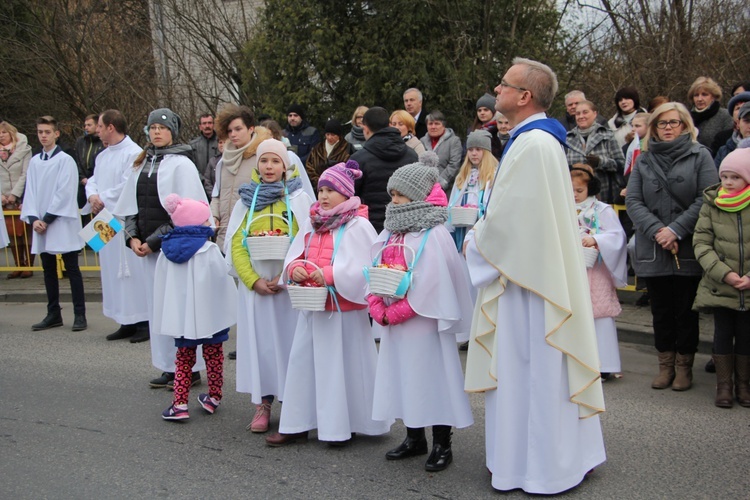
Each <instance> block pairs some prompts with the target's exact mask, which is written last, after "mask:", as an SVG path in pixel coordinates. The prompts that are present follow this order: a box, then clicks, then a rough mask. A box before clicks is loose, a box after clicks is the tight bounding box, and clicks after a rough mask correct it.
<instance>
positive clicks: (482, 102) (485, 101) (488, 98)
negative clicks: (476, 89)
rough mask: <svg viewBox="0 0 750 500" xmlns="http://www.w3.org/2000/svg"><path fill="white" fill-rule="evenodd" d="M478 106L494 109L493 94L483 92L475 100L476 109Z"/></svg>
mask: <svg viewBox="0 0 750 500" xmlns="http://www.w3.org/2000/svg"><path fill="white" fill-rule="evenodd" d="M479 108H489V109H491V110H493V111H494V110H495V96H493V95H492V94H484V95H483V96H482V97H480V98H479V100H478V101H477V109H479Z"/></svg>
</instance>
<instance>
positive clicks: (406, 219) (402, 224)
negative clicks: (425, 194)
mask: <svg viewBox="0 0 750 500" xmlns="http://www.w3.org/2000/svg"><path fill="white" fill-rule="evenodd" d="M447 220H448V209H447V208H446V207H436V206H435V205H433V204H431V203H427V202H426V201H412V202H409V203H405V204H403V205H394V204H393V203H389V204H388V205H386V207H385V223H384V224H383V226H384V227H385V228H386V229H387V230H389V231H391V232H393V233H413V232H416V231H422V230H423V229H429V228H431V227H435V226H438V225H440V224H444V223H445V221H447Z"/></svg>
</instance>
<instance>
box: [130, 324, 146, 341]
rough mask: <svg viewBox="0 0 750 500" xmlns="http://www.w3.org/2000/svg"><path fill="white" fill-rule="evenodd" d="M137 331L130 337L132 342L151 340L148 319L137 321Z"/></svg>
mask: <svg viewBox="0 0 750 500" xmlns="http://www.w3.org/2000/svg"><path fill="white" fill-rule="evenodd" d="M135 326H136V331H135V335H133V336H132V337H130V343H131V344H137V343H138V342H146V341H147V340H149V338H150V336H149V329H148V321H141V322H140V323H136V324H135Z"/></svg>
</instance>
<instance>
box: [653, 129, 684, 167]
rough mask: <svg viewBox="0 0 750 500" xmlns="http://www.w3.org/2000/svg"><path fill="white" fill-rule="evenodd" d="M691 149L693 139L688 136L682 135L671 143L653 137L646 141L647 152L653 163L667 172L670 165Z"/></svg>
mask: <svg viewBox="0 0 750 500" xmlns="http://www.w3.org/2000/svg"><path fill="white" fill-rule="evenodd" d="M692 147H693V139H692V137H690V134H682V135H681V136H679V137H677V138H676V139H674V140H672V141H667V142H665V141H660V140H658V139H656V138H654V137H652V138H651V139H649V141H648V152H649V153H651V154H650V157H651V159H652V160H653V162H654V163H655V164H656V165H658V166H659V168H661V169H662V171H663V172H665V173H666V172H669V169H670V168H672V164H673V163H674V162H675V161H676V160H677V159H678V158H679V157H681V156H682V155H684V154H685V153H687V152H689V151H690V148H692Z"/></svg>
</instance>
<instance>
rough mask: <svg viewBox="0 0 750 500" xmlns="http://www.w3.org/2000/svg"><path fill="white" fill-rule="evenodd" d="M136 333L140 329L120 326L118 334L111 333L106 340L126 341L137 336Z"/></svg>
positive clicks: (132, 326)
mask: <svg viewBox="0 0 750 500" xmlns="http://www.w3.org/2000/svg"><path fill="white" fill-rule="evenodd" d="M136 331H138V329H137V328H136V326H135V325H120V328H119V329H118V330H117V331H116V332H114V333H110V334H109V335H107V337H106V339H107V340H122V339H126V338H128V337H132V336H133V335H135V333H136Z"/></svg>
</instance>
